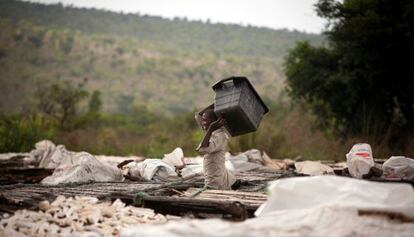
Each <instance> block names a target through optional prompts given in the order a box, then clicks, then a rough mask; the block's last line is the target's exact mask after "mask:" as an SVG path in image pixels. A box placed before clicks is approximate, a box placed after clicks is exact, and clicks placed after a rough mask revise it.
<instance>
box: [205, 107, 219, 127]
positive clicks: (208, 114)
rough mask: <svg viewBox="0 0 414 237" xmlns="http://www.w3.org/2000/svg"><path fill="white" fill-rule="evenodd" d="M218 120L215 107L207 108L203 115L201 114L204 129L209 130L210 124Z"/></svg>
mask: <svg viewBox="0 0 414 237" xmlns="http://www.w3.org/2000/svg"><path fill="white" fill-rule="evenodd" d="M216 120H217V116H216V114H215V113H214V110H213V109H207V110H205V111H204V113H203V115H202V116H201V127H202V128H203V129H204V130H207V129H208V127H209V126H210V124H211V123H212V122H214V121H216Z"/></svg>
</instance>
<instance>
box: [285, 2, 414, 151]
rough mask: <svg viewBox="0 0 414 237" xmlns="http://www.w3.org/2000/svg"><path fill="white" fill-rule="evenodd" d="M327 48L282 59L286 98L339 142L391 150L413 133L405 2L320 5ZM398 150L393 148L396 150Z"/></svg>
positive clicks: (413, 87) (300, 50) (409, 6)
mask: <svg viewBox="0 0 414 237" xmlns="http://www.w3.org/2000/svg"><path fill="white" fill-rule="evenodd" d="M316 7H317V12H318V14H319V15H320V16H321V17H324V18H326V19H328V20H329V24H330V25H329V27H328V29H327V31H326V33H325V34H326V36H327V38H328V40H329V47H314V46H310V45H309V44H307V43H299V44H297V46H296V47H295V48H294V49H293V50H291V51H290V53H289V55H288V56H287V57H286V62H285V69H286V70H285V71H286V74H287V77H288V83H289V87H290V89H291V95H292V96H293V97H294V98H296V99H299V100H301V99H304V100H306V101H308V102H309V104H310V107H311V108H312V109H313V111H314V112H315V114H316V115H317V116H318V118H319V120H320V121H321V124H323V125H324V126H327V127H328V128H333V129H334V130H335V131H336V132H337V133H339V134H342V135H343V136H352V135H380V139H384V140H385V141H386V142H387V141H388V142H389V144H390V145H392V146H399V145H401V144H397V143H398V142H397V141H400V142H401V141H408V138H409V137H410V136H411V135H410V134H413V131H414V97H413V96H412V92H413V91H414V81H412V80H407V78H410V77H412V75H413V73H412V67H411V61H410V60H398V59H403V58H404V59H405V58H409V57H410V56H411V55H412V54H413V53H414V48H413V47H411V45H412V42H414V36H413V24H414V23H413V22H414V21H412V14H413V9H414V2H413V1H408V0H406V1H397V2H396V1H391V0H385V1H376V0H345V1H344V2H343V3H342V2H338V1H334V0H320V1H319V2H318V3H317V4H316ZM400 148H401V147H400Z"/></svg>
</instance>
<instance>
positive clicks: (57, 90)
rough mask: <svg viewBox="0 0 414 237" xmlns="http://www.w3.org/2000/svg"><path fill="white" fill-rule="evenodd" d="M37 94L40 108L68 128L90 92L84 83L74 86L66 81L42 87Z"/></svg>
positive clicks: (63, 127) (62, 126)
mask: <svg viewBox="0 0 414 237" xmlns="http://www.w3.org/2000/svg"><path fill="white" fill-rule="evenodd" d="M37 95H38V100H39V103H38V108H39V110H40V111H41V112H43V113H44V114H46V115H49V116H51V117H52V118H55V119H56V120H57V121H58V123H59V125H60V127H61V128H62V129H67V128H70V126H71V124H70V122H71V120H72V119H73V118H74V117H75V116H76V114H77V105H78V103H79V102H81V101H82V100H83V99H85V97H86V96H87V95H88V93H87V92H86V91H85V90H84V89H83V84H82V83H81V84H78V85H77V86H73V85H72V84H71V83H69V82H67V81H65V82H60V83H53V84H51V85H49V86H47V87H44V88H40V89H39V90H38V92H37Z"/></svg>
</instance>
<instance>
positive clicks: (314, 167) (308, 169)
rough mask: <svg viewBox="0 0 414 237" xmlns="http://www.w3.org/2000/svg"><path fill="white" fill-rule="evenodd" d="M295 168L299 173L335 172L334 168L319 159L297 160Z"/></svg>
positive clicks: (321, 173)
mask: <svg viewBox="0 0 414 237" xmlns="http://www.w3.org/2000/svg"><path fill="white" fill-rule="evenodd" d="M295 168H296V171H297V172H298V173H301V174H307V175H312V176H314V175H325V174H332V175H333V174H335V173H334V170H333V169H332V168H331V167H329V166H327V165H324V164H322V163H321V162H319V161H301V162H295Z"/></svg>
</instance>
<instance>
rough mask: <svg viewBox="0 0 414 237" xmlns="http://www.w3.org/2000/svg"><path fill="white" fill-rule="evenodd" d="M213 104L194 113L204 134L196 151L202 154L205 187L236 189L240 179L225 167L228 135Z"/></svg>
mask: <svg viewBox="0 0 414 237" xmlns="http://www.w3.org/2000/svg"><path fill="white" fill-rule="evenodd" d="M212 106H213V105H211V106H209V107H207V108H206V109H204V110H202V111H201V112H199V113H197V114H196V120H197V122H198V123H199V124H200V125H201V127H202V129H203V130H204V131H206V134H205V136H204V138H203V140H202V141H201V143H200V145H199V146H198V147H197V149H196V150H197V151H198V152H199V153H200V154H201V155H204V159H203V167H204V183H205V186H206V188H211V189H224V190H228V189H237V188H238V187H240V181H239V180H237V182H236V179H235V178H234V176H233V174H232V173H230V172H229V171H228V170H227V169H226V167H225V156H224V155H225V153H226V147H227V141H228V135H227V133H226V132H225V129H224V127H223V126H224V125H225V124H226V121H225V120H224V119H223V118H217V116H216V114H215V113H214V110H213V108H212Z"/></svg>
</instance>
